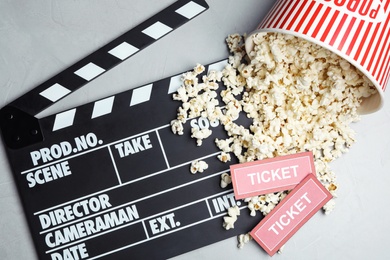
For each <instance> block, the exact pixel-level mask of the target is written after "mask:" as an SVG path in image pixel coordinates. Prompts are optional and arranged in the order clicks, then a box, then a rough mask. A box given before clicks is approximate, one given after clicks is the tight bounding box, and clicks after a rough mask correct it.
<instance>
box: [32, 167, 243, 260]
mask: <svg viewBox="0 0 390 260" xmlns="http://www.w3.org/2000/svg"><path fill="white" fill-rule="evenodd" d="M218 174H219V175H220V174H221V172H219V173H215V174H213V175H212V176H208V177H206V178H203V179H201V180H197V181H195V182H199V181H202V180H205V179H208V178H211V177H215V176H217V175H218ZM195 182H191V183H188V184H185V185H181V186H187V185H190V184H192V183H195ZM175 189H177V188H176V187H175V188H172V189H168V190H165V191H161V192H158V193H156V194H152V195H150V196H147V197H144V198H141V199H139V200H135V201H133V202H129V203H126V204H123V205H120V206H117V207H114V208H110V209H109V210H105V211H101V212H99V213H96V214H92V215H89V216H86V217H84V218H80V219H78V220H76V221H71V222H69V223H66V224H64V225H60V226H57V227H55V228H51V229H48V230H45V231H42V232H40V234H41V235H42V234H46V233H48V232H51V231H53V230H57V229H60V228H63V227H65V226H69V225H72V224H74V223H76V222H81V221H82V220H84V219H87V218H92V217H95V216H98V215H103V214H104V213H107V212H109V211H114V210H116V209H118V208H124V207H125V206H128V205H130V204H136V203H138V202H140V201H143V200H146V199H149V198H152V197H155V196H159V195H161V194H163V193H167V192H169V191H171V190H175ZM232 192H233V190H232V189H229V190H226V191H223V192H220V193H218V194H213V195H211V196H208V197H205V198H202V199H199V200H196V201H192V202H190V203H186V204H184V205H180V206H178V207H174V208H171V209H168V210H165V211H163V212H159V213H157V214H154V215H151V216H147V217H145V218H142V219H138V220H135V221H131V222H130V223H127V224H124V225H120V226H117V227H114V228H110V229H109V230H107V231H102V232H98V233H96V234H94V235H90V236H87V237H85V238H81V239H76V240H75V241H73V242H70V243H66V244H65V245H61V246H57V247H55V248H52V249H50V250H48V251H46V252H45V253H46V254H50V253H52V252H54V251H57V250H60V249H63V248H66V247H70V246H72V245H74V244H77V243H81V242H84V241H88V240H90V239H93V238H95V237H99V236H102V235H105V234H108V233H111V232H114V231H116V230H119V229H122V228H126V227H129V226H132V225H135V224H138V223H142V225H143V227H144V232H145V235H146V237H147V239H144V240H140V241H138V242H136V243H133V244H130V245H127V246H125V247H123V248H119V249H116V250H114V251H111V253H113V252H117V251H118V250H119V251H120V250H123V249H126V248H129V247H133V246H135V245H138V244H141V243H145V242H148V241H150V240H153V239H156V238H159V237H162V236H166V235H169V234H171V233H174V232H178V231H181V230H183V229H186V228H190V227H192V226H195V225H198V224H200V223H203V222H207V221H210V220H213V219H215V218H218V217H222V216H224V215H226V214H227V212H224V213H219V214H218V213H217V214H215V215H210V217H209V218H205V219H202V220H200V221H197V222H194V223H191V224H188V225H185V226H182V227H180V228H176V229H175V230H173V231H170V232H166V233H163V234H160V235H155V236H153V237H151V238H150V236H149V234H148V230H147V228H146V225H145V222H146V221H148V220H150V219H153V218H155V217H158V216H161V215H163V214H166V213H170V212H174V211H177V210H179V209H183V208H186V207H191V206H192V205H195V204H197V203H200V202H204V203H206V204H208V202H207V201H208V200H209V199H211V198H214V197H216V196H222V195H225V194H229V193H232ZM246 207H247V206H243V207H240V209H241V208H246ZM102 256H103V255H100V256H97V257H95V258H100V257H102Z"/></svg>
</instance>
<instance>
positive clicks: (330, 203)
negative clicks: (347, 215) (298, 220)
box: [322, 199, 336, 215]
mask: <svg viewBox="0 0 390 260" xmlns="http://www.w3.org/2000/svg"><path fill="white" fill-rule="evenodd" d="M335 205H336V202H335V200H334V199H331V200H330V201H328V202H327V203H326V204H325V205H324V206H323V207H322V209H323V210H324V211H325V214H326V215H329V214H330V213H331V212H332V211H333V210H334V208H335Z"/></svg>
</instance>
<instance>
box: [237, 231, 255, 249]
mask: <svg viewBox="0 0 390 260" xmlns="http://www.w3.org/2000/svg"><path fill="white" fill-rule="evenodd" d="M251 240H252V236H251V235H250V233H247V234H241V235H239V236H238V237H237V241H238V244H237V247H238V248H239V249H242V248H243V247H244V245H245V244H247V243H248V242H249V241H251Z"/></svg>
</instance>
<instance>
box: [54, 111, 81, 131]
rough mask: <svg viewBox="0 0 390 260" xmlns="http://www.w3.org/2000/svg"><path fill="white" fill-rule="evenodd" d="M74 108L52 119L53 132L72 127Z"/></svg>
mask: <svg viewBox="0 0 390 260" xmlns="http://www.w3.org/2000/svg"><path fill="white" fill-rule="evenodd" d="M75 114H76V108H74V109H71V110H68V111H65V112H62V113H59V114H57V115H56V117H55V119H54V126H53V131H57V130H59V129H62V128H65V127H68V126H71V125H73V120H74V116H75Z"/></svg>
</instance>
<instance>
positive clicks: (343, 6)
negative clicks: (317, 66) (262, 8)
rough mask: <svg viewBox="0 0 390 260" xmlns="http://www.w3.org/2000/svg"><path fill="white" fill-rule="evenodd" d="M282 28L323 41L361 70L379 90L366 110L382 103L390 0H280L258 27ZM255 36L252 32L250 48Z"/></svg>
mask: <svg viewBox="0 0 390 260" xmlns="http://www.w3.org/2000/svg"><path fill="white" fill-rule="evenodd" d="M259 32H278V33H286V34H291V35H295V36H298V37H301V38H303V39H305V40H308V41H311V42H314V43H316V44H319V45H321V46H323V47H325V48H327V49H329V50H331V51H333V52H334V53H336V54H338V55H339V56H341V57H343V58H344V59H346V60H348V61H349V62H350V63H351V64H353V65H354V66H355V67H356V68H358V69H359V70H361V71H362V72H363V73H364V74H365V75H366V76H367V77H368V78H369V79H370V80H371V81H372V83H373V84H374V85H375V87H376V88H377V90H378V94H376V95H374V96H371V97H370V98H367V99H366V100H364V101H363V104H362V107H361V110H360V111H359V112H360V113H361V114H368V113H372V112H375V111H377V110H379V109H380V108H381V107H382V106H383V100H384V91H385V90H386V85H387V84H388V83H389V78H390V0H277V1H276V3H275V5H274V7H273V8H272V9H271V11H270V12H269V13H268V15H267V16H266V17H265V19H264V20H263V21H262V22H261V23H260V25H259V26H258V28H257V30H256V31H254V32H253V33H252V34H254V33H259ZM252 48H253V42H252V41H251V37H250V36H249V37H248V38H247V41H246V49H247V51H248V52H249V51H250V50H252Z"/></svg>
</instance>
